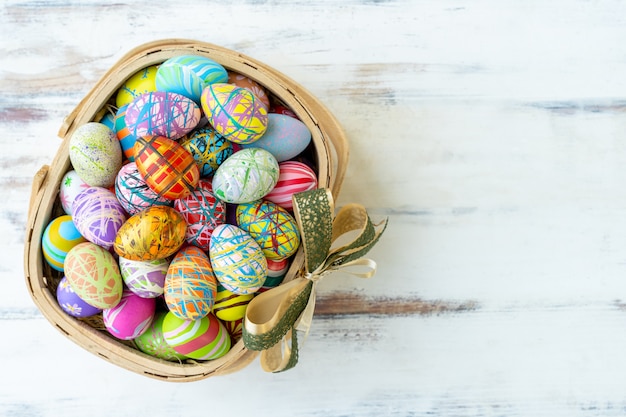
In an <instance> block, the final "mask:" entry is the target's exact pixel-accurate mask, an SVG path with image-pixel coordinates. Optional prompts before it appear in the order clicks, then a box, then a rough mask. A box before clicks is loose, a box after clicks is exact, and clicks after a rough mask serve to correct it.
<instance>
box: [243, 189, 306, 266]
mask: <svg viewBox="0 0 626 417" xmlns="http://www.w3.org/2000/svg"><path fill="white" fill-rule="evenodd" d="M237 224H238V225H239V228H241V229H242V230H245V231H246V232H248V233H249V234H250V236H252V238H253V239H254V240H255V241H256V243H258V244H259V246H260V247H261V250H262V251H263V254H264V255H265V257H266V258H267V259H271V260H275V261H277V260H281V259H286V258H289V257H290V256H291V255H293V254H294V253H296V251H297V250H298V247H300V231H299V230H298V224H297V223H296V220H295V219H294V218H293V217H292V216H291V214H289V212H288V211H287V210H286V209H284V208H282V207H280V206H279V205H277V204H274V203H272V202H271V201H267V200H257V201H254V202H252V203H244V204H239V205H238V206H237Z"/></svg>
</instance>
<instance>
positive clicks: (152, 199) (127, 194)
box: [115, 162, 174, 216]
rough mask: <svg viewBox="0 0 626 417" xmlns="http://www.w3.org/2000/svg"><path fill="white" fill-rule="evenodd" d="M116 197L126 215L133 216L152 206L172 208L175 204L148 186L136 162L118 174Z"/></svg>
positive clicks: (123, 168)
mask: <svg viewBox="0 0 626 417" xmlns="http://www.w3.org/2000/svg"><path fill="white" fill-rule="evenodd" d="M115 196H116V197H117V199H118V201H119V202H120V204H121V205H122V207H123V208H124V210H125V211H126V213H128V214H130V215H131V216H132V215H133V214H137V213H139V212H140V211H142V210H145V209H147V208H148V207H151V206H172V205H173V204H174V201H173V200H170V199H169V198H165V197H162V196H160V195H159V194H158V193H157V192H156V191H154V190H153V189H152V188H150V187H149V186H148V184H147V183H146V180H144V179H143V176H142V175H141V173H140V172H139V168H137V164H136V163H134V162H129V163H127V164H126V165H124V166H123V167H122V169H120V172H119V173H118V174H117V177H116V178H115Z"/></svg>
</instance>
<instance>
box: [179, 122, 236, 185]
mask: <svg viewBox="0 0 626 417" xmlns="http://www.w3.org/2000/svg"><path fill="white" fill-rule="evenodd" d="M179 143H180V146H182V147H183V148H185V149H186V150H187V151H189V153H190V154H191V155H192V156H193V159H195V160H196V163H197V164H198V168H199V169H200V176H201V177H210V176H212V175H213V174H215V171H216V170H217V168H218V167H219V166H220V165H222V163H223V162H224V161H225V160H226V158H228V157H229V156H231V155H232V154H233V152H234V149H233V144H232V142H231V141H229V140H226V139H225V138H224V137H222V136H220V135H219V134H218V133H217V132H216V131H215V129H213V128H212V127H211V126H205V127H202V128H199V129H196V130H194V131H193V132H191V133H190V134H188V135H186V136H185V137H183V138H181V139H180V142H179Z"/></svg>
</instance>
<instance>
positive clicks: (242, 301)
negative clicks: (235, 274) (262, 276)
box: [213, 285, 254, 322]
mask: <svg viewBox="0 0 626 417" xmlns="http://www.w3.org/2000/svg"><path fill="white" fill-rule="evenodd" d="M253 298H254V294H235V293H234V292H232V291H228V290H227V289H226V288H224V286H223V285H218V286H217V294H216V297H215V304H213V314H215V316H216V317H217V318H218V319H220V320H222V321H224V322H226V321H234V320H239V319H241V318H243V316H244V315H245V314H246V307H248V303H249V302H250V300H252V299H253Z"/></svg>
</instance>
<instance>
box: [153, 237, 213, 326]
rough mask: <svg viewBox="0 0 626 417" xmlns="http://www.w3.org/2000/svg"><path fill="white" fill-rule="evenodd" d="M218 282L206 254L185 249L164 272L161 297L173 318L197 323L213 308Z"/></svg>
mask: <svg viewBox="0 0 626 417" xmlns="http://www.w3.org/2000/svg"><path fill="white" fill-rule="evenodd" d="M216 288H217V281H216V280H215V275H214V274H213V268H212V267H211V262H210V261H209V257H208V256H207V254H206V253H204V252H203V251H202V250H201V249H200V248H197V247H195V246H187V247H185V248H183V249H181V250H180V251H178V253H177V254H176V256H175V257H174V259H172V262H171V263H170V266H169V268H168V270H167V276H166V277H165V286H164V288H163V295H164V297H165V303H166V304H167V307H168V309H169V310H170V311H171V312H172V314H174V315H175V316H176V317H179V318H181V319H187V320H196V319H199V318H201V317H204V316H206V315H207V314H209V312H210V311H211V308H213V303H214V301H215V296H216Z"/></svg>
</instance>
